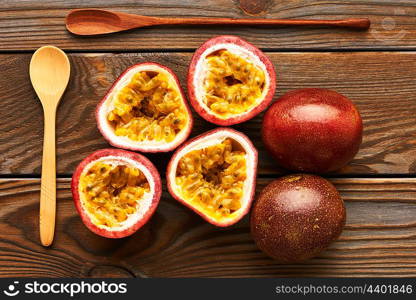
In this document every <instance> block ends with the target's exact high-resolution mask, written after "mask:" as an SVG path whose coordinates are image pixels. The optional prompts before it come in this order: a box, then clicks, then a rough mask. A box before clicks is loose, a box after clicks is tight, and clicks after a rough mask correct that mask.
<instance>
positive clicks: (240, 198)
mask: <svg viewBox="0 0 416 300" xmlns="http://www.w3.org/2000/svg"><path fill="white" fill-rule="evenodd" d="M256 172H257V150H256V149H255V148H254V146H253V144H252V143H251V142H250V140H249V139H248V138H247V137H246V136H245V135H243V134H242V133H240V132H237V131H235V130H232V129H228V128H218V129H215V130H212V131H210V132H207V133H205V134H203V135H200V136H198V137H196V138H194V139H192V140H191V141H189V142H187V143H186V144H185V145H183V146H181V147H180V148H179V149H178V150H177V151H176V152H175V154H174V155H173V156H172V159H171V161H170V162H169V165H168V170H167V183H168V189H169V192H170V193H171V195H172V196H173V197H174V198H175V199H177V200H178V201H180V202H181V203H183V204H185V205H186V206H188V207H190V208H191V209H192V210H194V211H195V212H196V213H198V214H199V215H201V216H202V217H203V218H204V219H206V220H207V221H208V222H210V223H212V224H214V225H217V226H229V225H232V224H234V223H236V222H238V221H239V220H240V219H241V218H242V217H243V216H244V215H245V214H247V212H248V210H249V208H250V205H251V201H252V199H253V195H254V190H255V180H256Z"/></svg>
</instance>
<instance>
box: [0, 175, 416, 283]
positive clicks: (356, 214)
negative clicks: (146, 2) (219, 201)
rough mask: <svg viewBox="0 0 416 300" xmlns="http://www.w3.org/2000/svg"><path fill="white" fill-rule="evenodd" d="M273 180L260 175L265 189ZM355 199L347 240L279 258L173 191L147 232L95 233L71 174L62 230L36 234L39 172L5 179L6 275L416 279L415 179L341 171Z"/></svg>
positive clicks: (1, 254)
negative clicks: (45, 241) (85, 220)
mask: <svg viewBox="0 0 416 300" xmlns="http://www.w3.org/2000/svg"><path fill="white" fill-rule="evenodd" d="M270 180H271V179H261V180H260V181H259V183H258V191H259V190H260V189H261V188H262V187H264V186H265V184H267V183H268V182H270ZM332 181H333V182H334V183H335V185H336V187H337V188H338V190H339V191H340V192H341V194H342V197H343V199H344V200H345V203H346V207H347V223H346V227H345V230H344V232H343V233H342V235H341V237H340V238H339V240H337V241H336V242H334V243H333V244H332V245H331V246H330V247H329V249H328V250H327V251H325V252H324V253H322V254H321V255H319V256H318V257H317V258H314V259H311V260H309V261H307V262H305V263H303V264H299V265H279V264H277V263H275V262H274V261H273V260H271V259H269V258H268V257H266V256H265V255H264V254H262V253H261V252H260V251H259V250H258V249H257V248H256V246H255V244H254V242H253V241H252V239H251V236H250V234H249V223H248V217H245V218H244V219H243V220H242V221H240V222H239V223H238V224H236V225H234V226H232V227H229V228H217V227H215V226H212V225H210V224H208V223H206V222H205V221H204V220H202V218H200V217H199V216H197V215H196V214H194V213H193V212H191V211H190V210H189V209H188V208H186V207H184V206H183V205H181V204H179V202H177V201H175V200H173V199H172V198H171V197H170V196H169V195H168V194H167V193H166V191H165V192H164V194H163V196H162V200H161V203H160V205H159V207H158V209H157V211H156V214H155V215H154V216H153V217H152V219H151V220H150V222H149V223H148V224H146V226H145V227H143V228H142V229H141V230H140V231H139V232H137V233H135V234H134V235H133V236H131V237H129V238H125V239H121V240H111V239H105V238H101V237H99V236H96V235H94V234H93V233H91V232H90V231H89V230H88V229H87V228H86V227H85V226H84V225H83V224H82V222H81V220H80V218H79V216H78V215H77V213H76V212H75V207H74V205H73V203H72V199H71V194H70V182H69V179H61V180H60V181H59V184H58V202H57V203H58V214H57V215H58V218H57V228H56V237H55V241H54V244H53V245H52V247H51V248H43V247H42V246H40V243H39V237H38V229H37V228H38V206H39V204H38V203H39V187H40V185H39V180H38V179H33V180H27V179H24V180H23V179H20V180H19V179H17V180H14V179H9V180H5V179H3V180H1V181H0V204H1V207H2V209H1V211H0V248H1V251H0V261H1V263H0V276H5V277H10V276H16V277H17V276H32V277H37V276H42V277H43V276H47V277H68V276H71V277H78V276H80V277H98V276H114V277H129V276H137V277H283V276H284V277H288V276H289V277H291V276H293V277H365V276H370V277H388V276H393V277H408V276H411V277H416V179H333V180H332Z"/></svg>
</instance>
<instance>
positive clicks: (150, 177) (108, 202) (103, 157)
mask: <svg viewBox="0 0 416 300" xmlns="http://www.w3.org/2000/svg"><path fill="white" fill-rule="evenodd" d="M71 189H72V196H73V199H74V202H75V207H76V208H77V210H78V213H79V214H80V216H81V219H82V221H83V222H84V224H85V226H87V227H88V229H90V230H91V231H92V232H94V233H96V234H98V235H101V236H104V237H108V238H122V237H126V236H129V235H131V234H133V233H134V232H135V231H137V230H138V229H139V228H140V227H142V226H143V225H144V224H145V223H146V222H147V221H148V220H149V219H150V217H151V216H152V214H153V213H154V212H155V210H156V207H157V205H158V203H159V199H160V196H161V191H162V183H161V180H160V176H159V173H158V172H157V170H156V168H155V167H154V166H153V164H152V163H151V162H150V161H149V160H148V159H147V158H145V157H144V156H142V155H140V154H138V153H134V152H129V151H125V150H120V149H103V150H98V151H96V152H94V153H92V154H91V155H89V156H88V157H86V158H85V159H84V160H83V161H82V162H81V163H80V164H79V165H78V167H77V168H76V170H75V172H74V175H73V177H72V184H71Z"/></svg>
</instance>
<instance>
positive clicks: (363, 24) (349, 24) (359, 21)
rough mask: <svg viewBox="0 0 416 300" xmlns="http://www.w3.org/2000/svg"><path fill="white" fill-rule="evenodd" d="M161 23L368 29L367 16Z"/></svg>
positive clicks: (164, 21) (171, 20)
mask: <svg viewBox="0 0 416 300" xmlns="http://www.w3.org/2000/svg"><path fill="white" fill-rule="evenodd" d="M158 19H159V21H160V22H161V23H160V24H194V25H209V24H216V25H278V26H334V27H345V28H352V29H368V28H369V27H370V20H369V19H367V18H350V19H341V20H296V19H232V18H158Z"/></svg>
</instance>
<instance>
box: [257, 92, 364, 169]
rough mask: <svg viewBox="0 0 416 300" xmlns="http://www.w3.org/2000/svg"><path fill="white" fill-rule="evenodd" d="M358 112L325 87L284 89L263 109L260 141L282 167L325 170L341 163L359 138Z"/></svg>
mask: <svg viewBox="0 0 416 300" xmlns="http://www.w3.org/2000/svg"><path fill="white" fill-rule="evenodd" d="M362 131H363V125H362V120H361V116H360V113H359V112H358V110H357V109H356V107H355V106H354V104H353V103H352V102H351V100H349V99H348V98H347V97H345V96H343V95H341V94H339V93H337V92H335V91H331V90H327V89H316V88H313V89H300V90H295V91H291V92H288V93H286V94H285V95H283V96H282V97H280V98H279V99H278V100H277V101H276V102H275V103H273V105H272V106H270V108H269V109H268V110H267V112H266V114H265V115H264V119H263V126H262V137H263V142H264V144H265V146H266V148H267V149H268V150H269V152H270V153H271V154H272V155H273V157H274V158H275V159H276V161H277V162H278V163H279V164H280V165H281V166H283V167H284V168H286V169H289V170H294V171H299V172H310V173H327V172H332V171H335V170H337V169H340V168H342V167H343V166H345V165H346V164H347V163H348V162H349V161H351V160H352V159H353V157H354V156H355V155H356V154H357V152H358V150H359V147H360V144H361V141H362Z"/></svg>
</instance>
